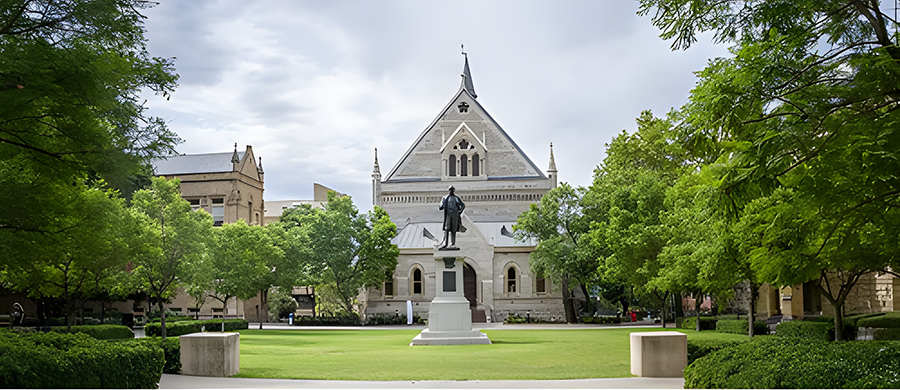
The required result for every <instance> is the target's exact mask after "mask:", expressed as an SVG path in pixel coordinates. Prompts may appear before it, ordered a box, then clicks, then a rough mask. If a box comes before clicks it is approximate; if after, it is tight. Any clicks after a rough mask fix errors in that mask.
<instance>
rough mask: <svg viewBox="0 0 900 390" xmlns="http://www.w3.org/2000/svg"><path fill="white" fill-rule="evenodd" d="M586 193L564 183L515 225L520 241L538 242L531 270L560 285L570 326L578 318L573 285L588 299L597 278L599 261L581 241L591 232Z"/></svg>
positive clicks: (522, 216)
mask: <svg viewBox="0 0 900 390" xmlns="http://www.w3.org/2000/svg"><path fill="white" fill-rule="evenodd" d="M584 191H585V190H584V188H580V187H579V188H574V187H572V186H570V185H569V184H567V183H561V184H560V185H559V186H558V187H556V188H554V189H552V190H550V191H549V192H547V193H546V194H545V195H544V196H543V197H542V198H541V202H540V203H532V204H531V206H530V208H529V210H528V211H526V212H524V213H522V214H521V215H519V218H518V220H517V221H516V224H515V225H513V231H514V232H515V235H516V237H517V239H520V240H521V239H525V238H532V239H536V240H537V241H538V244H537V246H536V247H535V248H534V251H533V252H531V261H530V265H531V269H532V271H533V272H535V273H536V274H538V275H547V276H549V277H550V278H551V280H553V281H554V282H555V283H560V284H561V286H562V293H563V306H564V308H565V311H566V322H569V323H574V322H577V318H578V317H577V316H578V312H577V311H576V309H575V303H574V301H573V297H572V288H573V287H572V285H573V284H574V285H575V287H576V288H581V289H582V292H583V293H584V296H585V297H587V296H588V294H587V287H586V286H587V285H588V284H589V283H591V282H592V281H593V280H594V279H596V276H597V261H596V258H595V257H593V256H591V255H590V254H589V251H588V248H587V247H586V246H585V243H584V242H582V236H583V235H584V234H585V233H586V232H587V229H588V224H587V220H586V219H585V217H584V206H583V204H582V197H583V194H584Z"/></svg>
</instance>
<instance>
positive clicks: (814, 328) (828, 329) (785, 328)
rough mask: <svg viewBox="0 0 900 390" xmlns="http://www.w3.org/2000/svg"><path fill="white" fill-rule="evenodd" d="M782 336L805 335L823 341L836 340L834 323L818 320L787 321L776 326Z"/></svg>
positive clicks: (804, 336) (777, 331)
mask: <svg viewBox="0 0 900 390" xmlns="http://www.w3.org/2000/svg"><path fill="white" fill-rule="evenodd" d="M775 335H776V336H780V337H803V338H809V339H815V340H822V341H832V340H834V323H829V322H818V321H785V322H779V323H778V325H777V326H775Z"/></svg>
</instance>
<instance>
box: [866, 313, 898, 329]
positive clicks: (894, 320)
mask: <svg viewBox="0 0 900 390" xmlns="http://www.w3.org/2000/svg"><path fill="white" fill-rule="evenodd" d="M856 325H858V326H860V327H862V328H900V312H890V313H886V314H883V315H880V316H872V317H868V318H863V319H860V320H859V321H856Z"/></svg>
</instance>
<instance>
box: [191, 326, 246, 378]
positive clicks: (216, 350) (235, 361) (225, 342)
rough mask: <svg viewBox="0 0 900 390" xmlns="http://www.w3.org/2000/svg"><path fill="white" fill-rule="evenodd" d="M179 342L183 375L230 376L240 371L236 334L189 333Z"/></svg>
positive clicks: (238, 345)
mask: <svg viewBox="0 0 900 390" xmlns="http://www.w3.org/2000/svg"><path fill="white" fill-rule="evenodd" d="M179 341H180V342H181V373H182V374H183V375H197V376H232V375H234V374H237V372H238V370H240V346H241V342H240V335H239V334H237V333H212V332H211V333H191V334H186V335H184V336H181V337H179Z"/></svg>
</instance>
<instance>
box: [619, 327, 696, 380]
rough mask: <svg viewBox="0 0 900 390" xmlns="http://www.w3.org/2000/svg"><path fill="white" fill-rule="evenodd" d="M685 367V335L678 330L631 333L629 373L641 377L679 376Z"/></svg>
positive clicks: (682, 374) (682, 375) (681, 375)
mask: <svg viewBox="0 0 900 390" xmlns="http://www.w3.org/2000/svg"><path fill="white" fill-rule="evenodd" d="M685 367H687V335H686V334H684V333H680V332H640V333H632V334H631V373H632V374H633V375H637V376H641V377H655V378H681V377H684V368H685Z"/></svg>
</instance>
